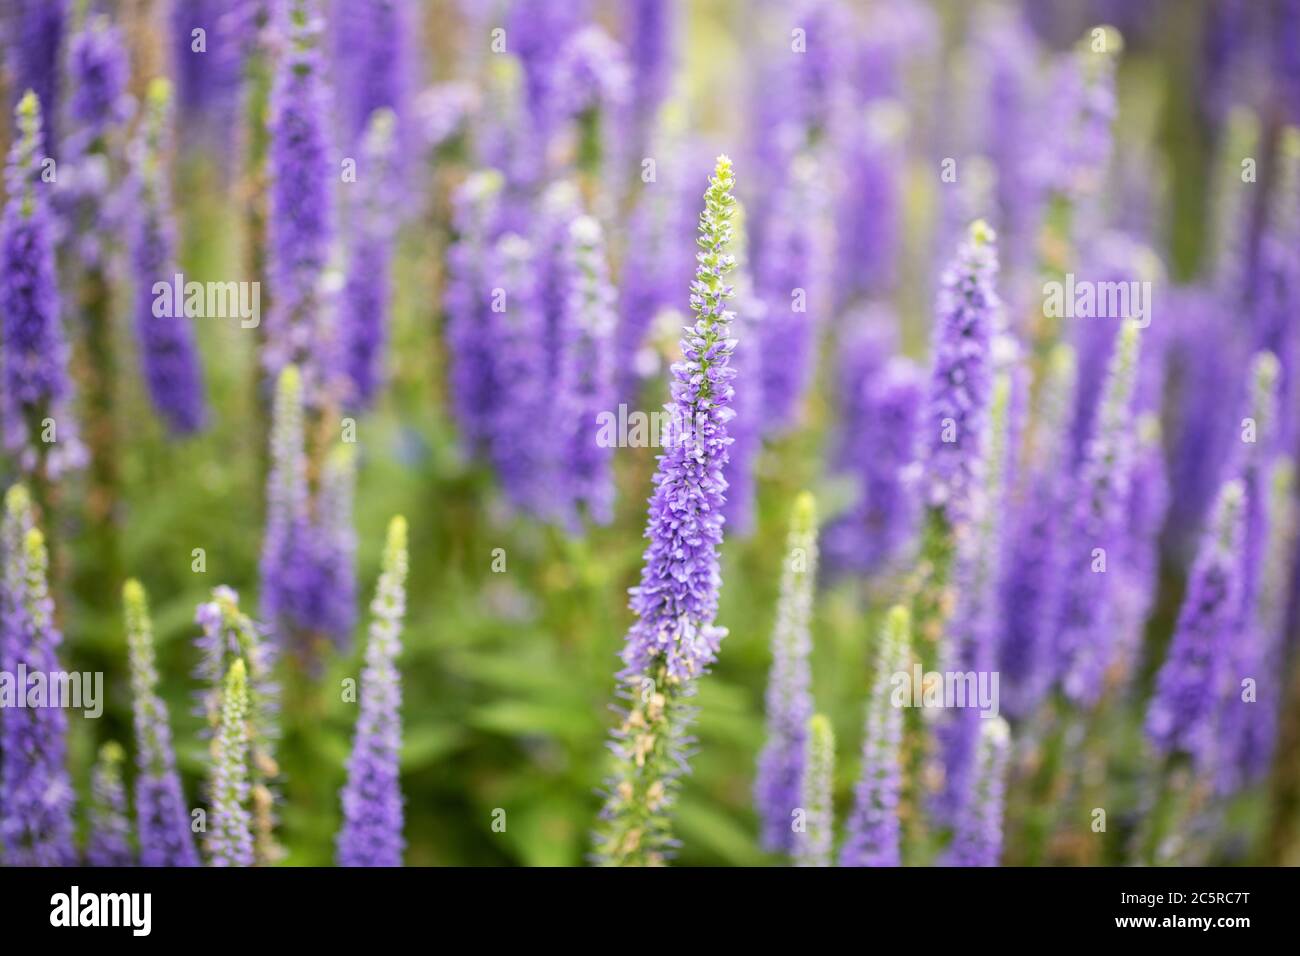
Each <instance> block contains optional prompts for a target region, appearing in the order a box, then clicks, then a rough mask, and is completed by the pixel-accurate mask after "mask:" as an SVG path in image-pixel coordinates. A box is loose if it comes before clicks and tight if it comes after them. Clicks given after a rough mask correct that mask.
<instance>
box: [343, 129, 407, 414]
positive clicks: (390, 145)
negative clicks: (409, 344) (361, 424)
mask: <svg viewBox="0 0 1300 956" xmlns="http://www.w3.org/2000/svg"><path fill="white" fill-rule="evenodd" d="M396 128H397V121H396V117H395V116H394V114H393V112H392V111H391V110H388V109H383V110H376V111H375V114H374V115H373V116H371V118H370V125H369V126H368V127H367V129H366V137H365V142H364V144H363V146H362V164H363V165H362V166H361V168H360V170H359V173H358V180H359V181H358V183H357V186H358V187H359V188H358V201H357V203H356V204H355V206H354V207H353V210H352V215H353V222H352V229H351V230H350V231H349V233H348V238H349V255H348V274H347V280H346V282H345V284H344V286H343V293H342V301H341V303H340V314H339V346H340V347H339V353H340V361H341V362H342V364H343V370H342V371H343V374H344V376H345V377H346V380H347V381H348V383H349V384H350V392H349V395H348V405H349V407H352V408H367V407H368V406H369V405H370V404H371V403H372V402H373V401H374V400H375V397H376V395H377V394H378V392H379V389H380V387H381V386H382V384H383V380H384V351H385V347H386V344H387V341H388V325H389V311H390V309H391V308H392V294H393V288H392V287H393V280H392V257H393V241H394V232H395V228H394V220H395V218H396V216H397V202H396V199H397V189H396V187H395V185H394V179H395V177H396V152H397V141H396Z"/></svg>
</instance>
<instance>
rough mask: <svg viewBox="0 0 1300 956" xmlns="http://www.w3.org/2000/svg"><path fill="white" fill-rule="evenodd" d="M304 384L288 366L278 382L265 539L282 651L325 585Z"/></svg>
mask: <svg viewBox="0 0 1300 956" xmlns="http://www.w3.org/2000/svg"><path fill="white" fill-rule="evenodd" d="M302 418H303V409H302V379H301V377H300V376H299V374H298V369H297V367H296V366H292V365H290V366H288V367H286V368H285V369H284V371H282V372H281V373H280V377H279V381H278V382H277V383H276V390H275V404H274V407H273V409H272V425H271V471H270V474H269V475H268V477H267V485H266V499H267V506H266V532H265V534H264V536H263V538H262V559H261V566H260V573H261V579H262V595H261V613H262V619H263V620H264V621H266V623H267V624H268V626H270V627H271V629H272V631H273V633H274V634H275V636H276V640H277V641H278V643H279V644H280V646H281V647H287V646H288V644H289V641H290V638H291V637H293V636H295V633H294V632H296V631H297V630H300V629H304V628H306V627H309V626H310V622H311V620H312V618H313V609H314V607H315V602H316V598H317V596H318V595H319V593H320V581H319V578H318V575H317V569H316V566H315V561H314V560H313V554H312V544H313V540H312V538H313V536H312V529H311V521H310V514H309V508H310V500H309V495H308V488H307V461H306V456H305V453H304V451H303V420H302Z"/></svg>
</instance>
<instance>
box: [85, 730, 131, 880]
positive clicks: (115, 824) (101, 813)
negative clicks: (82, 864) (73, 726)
mask: <svg viewBox="0 0 1300 956" xmlns="http://www.w3.org/2000/svg"><path fill="white" fill-rule="evenodd" d="M125 756H126V754H125V753H124V752H123V750H122V747H121V745H120V744H118V743H116V742H114V741H109V742H108V743H106V744H104V746H102V747H100V748H99V760H98V761H96V762H95V767H94V769H93V770H92V771H91V773H90V794H91V803H90V839H89V842H88V843H87V844H86V862H87V863H88V864H90V865H91V866H131V865H132V864H133V863H134V862H135V860H134V855H133V854H132V853H131V824H130V822H129V821H128V820H127V818H126V788H125V787H123V786H122V760H123V758H124V757H125Z"/></svg>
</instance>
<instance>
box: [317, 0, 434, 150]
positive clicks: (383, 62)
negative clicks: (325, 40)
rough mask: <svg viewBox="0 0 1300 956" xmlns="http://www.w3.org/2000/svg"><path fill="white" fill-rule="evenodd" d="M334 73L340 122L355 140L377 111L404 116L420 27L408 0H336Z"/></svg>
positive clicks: (399, 116) (334, 11)
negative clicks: (413, 43)
mask: <svg viewBox="0 0 1300 956" xmlns="http://www.w3.org/2000/svg"><path fill="white" fill-rule="evenodd" d="M332 14H333V16H332V19H333V21H334V42H335V55H334V77H333V86H334V89H335V90H336V91H338V93H339V94H340V96H339V102H340V105H341V107H342V111H343V116H342V120H343V127H344V132H345V135H346V138H347V140H348V141H349V142H355V141H356V140H359V139H360V138H361V136H362V134H363V133H364V132H365V130H366V128H367V126H369V124H370V123H371V122H372V117H373V115H374V113H375V111H376V110H380V109H386V110H391V111H392V112H393V113H394V114H395V115H396V116H397V117H398V118H399V119H403V118H405V115H406V110H405V105H406V97H407V91H408V88H409V87H410V84H411V79H412V73H413V70H412V67H413V66H414V64H413V62H412V56H411V54H412V50H411V44H412V40H413V38H414V37H416V36H418V30H417V28H416V24H415V23H414V10H413V9H412V5H411V3H410V2H409V0H345V2H342V3H338V2H336V3H335V4H334V7H333V10H332Z"/></svg>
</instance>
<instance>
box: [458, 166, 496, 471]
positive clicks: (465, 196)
mask: <svg viewBox="0 0 1300 956" xmlns="http://www.w3.org/2000/svg"><path fill="white" fill-rule="evenodd" d="M502 185H503V180H502V177H501V175H500V174H499V173H497V172H495V171H493V170H489V171H484V172H480V173H475V174H474V175H472V176H470V177H469V178H468V179H467V180H466V181H465V182H464V184H463V185H462V186H461V187H460V189H459V190H457V192H456V194H455V196H454V197H453V204H454V210H455V211H454V215H453V226H454V228H455V230H456V234H457V238H456V241H455V242H454V243H453V244H452V246H451V248H450V249H449V250H448V251H447V270H448V281H447V291H446V314H447V320H446V336H447V348H448V351H449V353H450V356H451V372H450V379H451V387H450V391H451V407H452V410H453V411H454V412H455V414H456V419H457V422H458V424H459V425H460V430H461V435H462V437H463V439H464V441H465V444H466V445H467V446H468V447H469V450H470V452H471V454H473V455H475V456H483V455H486V453H487V451H488V448H489V444H490V442H491V437H492V433H493V430H494V422H495V417H496V411H497V407H498V405H499V403H500V402H501V400H502V396H501V391H500V388H499V385H500V379H499V378H498V375H497V369H496V362H495V358H496V357H495V354H494V352H495V335H494V327H495V325H496V322H495V313H493V311H492V295H493V293H492V289H493V282H492V276H491V264H490V257H491V255H492V252H491V250H492V244H493V240H494V238H495V232H496V222H497V214H498V211H499V200H500V194H501V188H502Z"/></svg>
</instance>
